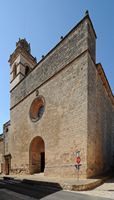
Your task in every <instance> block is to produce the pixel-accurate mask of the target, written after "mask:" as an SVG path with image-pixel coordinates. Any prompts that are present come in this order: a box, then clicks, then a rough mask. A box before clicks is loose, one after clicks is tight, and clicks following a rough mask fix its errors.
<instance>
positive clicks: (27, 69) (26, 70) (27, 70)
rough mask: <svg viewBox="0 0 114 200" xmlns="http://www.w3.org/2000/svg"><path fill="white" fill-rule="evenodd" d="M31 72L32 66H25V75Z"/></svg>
mask: <svg viewBox="0 0 114 200" xmlns="http://www.w3.org/2000/svg"><path fill="white" fill-rule="evenodd" d="M29 72H30V68H29V66H26V67H25V75H27V74H29Z"/></svg>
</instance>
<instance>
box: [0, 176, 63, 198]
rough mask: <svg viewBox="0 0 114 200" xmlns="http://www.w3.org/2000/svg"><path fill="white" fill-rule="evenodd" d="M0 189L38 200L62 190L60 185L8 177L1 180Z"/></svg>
mask: <svg viewBox="0 0 114 200" xmlns="http://www.w3.org/2000/svg"><path fill="white" fill-rule="evenodd" d="M0 188H5V189H8V190H11V191H14V192H17V193H20V194H24V195H27V196H30V197H34V198H37V199H41V198H43V197H46V196H48V195H50V194H53V193H55V192H58V191H60V190H62V188H61V186H60V185H59V184H58V183H53V182H44V181H32V180H27V179H24V180H22V181H20V180H17V179H16V180H15V179H13V178H7V177H4V179H3V180H0Z"/></svg>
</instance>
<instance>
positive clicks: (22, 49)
mask: <svg viewBox="0 0 114 200" xmlns="http://www.w3.org/2000/svg"><path fill="white" fill-rule="evenodd" d="M9 63H10V90H12V89H13V88H14V87H16V85H17V84H18V83H19V82H20V81H21V80H22V79H23V78H24V77H25V76H27V75H28V74H29V73H30V71H31V70H32V69H33V68H34V67H35V65H36V64H37V61H36V58H35V57H33V56H32V55H31V48H30V44H29V43H28V42H27V41H26V39H19V41H18V42H17V43H16V49H15V51H14V52H13V53H12V54H11V55H10V58H9Z"/></svg>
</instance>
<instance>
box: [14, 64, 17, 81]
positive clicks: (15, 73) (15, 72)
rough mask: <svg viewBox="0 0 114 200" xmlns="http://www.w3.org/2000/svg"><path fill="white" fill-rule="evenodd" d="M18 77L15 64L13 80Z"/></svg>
mask: <svg viewBox="0 0 114 200" xmlns="http://www.w3.org/2000/svg"><path fill="white" fill-rule="evenodd" d="M16 75H17V66H16V64H15V65H14V67H13V79H14V78H15V77H16Z"/></svg>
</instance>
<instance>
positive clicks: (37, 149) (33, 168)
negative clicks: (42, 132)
mask: <svg viewBox="0 0 114 200" xmlns="http://www.w3.org/2000/svg"><path fill="white" fill-rule="evenodd" d="M44 168H45V144H44V141H43V139H42V138H41V137H39V136H37V137H35V138H33V140H32V141H31V144H30V149H29V169H30V174H34V173H40V172H44Z"/></svg>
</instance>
